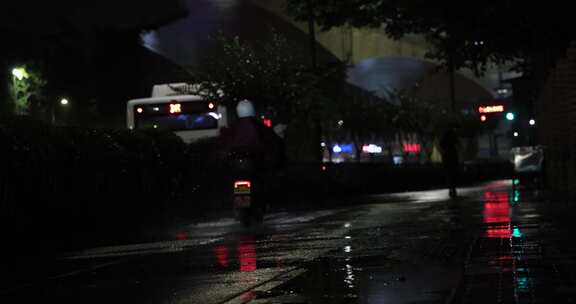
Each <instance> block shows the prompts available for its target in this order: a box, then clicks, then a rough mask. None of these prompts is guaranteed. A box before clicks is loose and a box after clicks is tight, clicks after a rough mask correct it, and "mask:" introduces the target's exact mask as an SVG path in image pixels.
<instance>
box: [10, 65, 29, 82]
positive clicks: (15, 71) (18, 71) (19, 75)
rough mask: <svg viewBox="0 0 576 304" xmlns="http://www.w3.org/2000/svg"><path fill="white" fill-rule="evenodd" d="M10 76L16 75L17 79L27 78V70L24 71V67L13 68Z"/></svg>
mask: <svg viewBox="0 0 576 304" xmlns="http://www.w3.org/2000/svg"><path fill="white" fill-rule="evenodd" d="M12 76H14V77H16V79H18V80H22V79H25V78H28V72H26V69H24V68H13V69H12Z"/></svg>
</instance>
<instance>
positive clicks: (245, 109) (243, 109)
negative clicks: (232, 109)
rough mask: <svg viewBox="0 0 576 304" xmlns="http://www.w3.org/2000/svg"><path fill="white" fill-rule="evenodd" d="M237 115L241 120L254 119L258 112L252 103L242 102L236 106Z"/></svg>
mask: <svg viewBox="0 0 576 304" xmlns="http://www.w3.org/2000/svg"><path fill="white" fill-rule="evenodd" d="M236 114H238V117H239V118H245V117H254V116H256V111H254V105H253V104H252V103H251V102H250V101H248V100H242V101H240V102H239V103H238V105H237V106H236Z"/></svg>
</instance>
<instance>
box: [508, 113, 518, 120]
mask: <svg viewBox="0 0 576 304" xmlns="http://www.w3.org/2000/svg"><path fill="white" fill-rule="evenodd" d="M514 118H516V115H514V113H512V112H508V114H506V119H508V120H514Z"/></svg>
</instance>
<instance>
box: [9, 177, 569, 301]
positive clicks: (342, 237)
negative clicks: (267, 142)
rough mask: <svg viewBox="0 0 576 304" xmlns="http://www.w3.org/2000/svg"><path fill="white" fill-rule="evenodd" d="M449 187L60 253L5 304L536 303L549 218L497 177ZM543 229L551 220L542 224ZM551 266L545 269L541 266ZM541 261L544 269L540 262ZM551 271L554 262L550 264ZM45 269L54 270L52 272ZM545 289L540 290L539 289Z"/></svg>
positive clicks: (187, 228)
mask: <svg viewBox="0 0 576 304" xmlns="http://www.w3.org/2000/svg"><path fill="white" fill-rule="evenodd" d="M459 193H461V194H462V195H463V196H464V197H463V198H461V199H459V200H456V201H452V202H447V201H446V199H447V192H446V191H444V190H442V191H436V190H435V191H424V192H411V193H403V194H394V195H382V196H373V197H369V198H366V197H364V198H358V203H357V204H354V205H353V206H350V207H347V208H341V209H334V210H321V211H308V212H282V213H273V214H270V215H268V216H267V218H266V222H265V224H264V225H262V226H261V227H257V228H254V229H249V230H246V229H243V228H241V226H240V225H239V224H237V223H235V222H234V221H232V220H231V219H221V220H217V221H212V222H206V223H201V224H194V225H187V226H182V227H176V228H174V229H169V230H167V231H163V232H158V233H156V235H160V236H162V237H161V238H160V239H159V240H158V239H156V240H154V241H153V242H150V243H145V244H132V245H125V246H113V247H105V248H94V249H88V250H84V251H82V252H76V253H72V254H69V255H66V256H64V257H63V258H62V259H59V260H58V261H56V262H54V265H51V266H53V267H48V268H47V270H46V272H43V273H36V274H30V278H31V279H32V278H34V275H36V276H39V277H40V278H42V277H44V278H46V277H50V279H41V280H31V281H30V282H31V284H27V285H22V284H20V285H17V284H16V285H14V284H13V285H10V284H8V285H6V286H4V288H3V289H2V290H0V301H2V302H3V303H29V302H31V301H39V300H42V301H47V300H50V301H54V302H59V303H102V302H130V303H248V302H250V303H388V302H389V303H415V302H422V303H423V302H426V303H446V302H447V301H450V300H452V302H453V303H458V302H470V303H497V302H498V303H532V302H536V300H538V299H542V293H541V292H540V293H538V292H537V291H539V290H543V288H545V286H548V285H546V284H543V283H542V282H543V281H542V282H541V281H538V279H537V278H538V275H541V274H542V273H544V274H545V275H546V274H548V272H547V271H549V269H552V268H553V266H554V267H557V266H558V265H557V264H554V263H555V262H554V263H552V264H554V265H548V264H549V263H548V264H546V263H544V262H543V255H542V253H541V252H540V251H539V250H540V249H541V248H540V247H539V246H540V244H539V243H538V240H537V239H535V236H536V235H537V233H538V231H540V230H539V229H538V228H539V227H538V223H539V222H538V221H540V220H541V216H542V214H540V213H539V211H538V209H537V208H536V207H534V206H531V204H530V203H529V200H527V199H524V197H522V194H521V193H520V192H519V191H512V190H511V189H510V183H507V182H495V183H489V184H486V185H482V186H479V187H474V188H468V189H462V190H461V191H460V192H459ZM544 226H545V227H546V225H544ZM543 265H545V267H544V266H543ZM543 267H544V268H543ZM551 267H552V268H551ZM48 274H49V275H48ZM543 286H544V287H543Z"/></svg>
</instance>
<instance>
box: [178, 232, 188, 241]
mask: <svg viewBox="0 0 576 304" xmlns="http://www.w3.org/2000/svg"><path fill="white" fill-rule="evenodd" d="M176 239H177V240H179V241H185V240H187V239H188V233H186V232H178V234H177V235H176Z"/></svg>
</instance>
